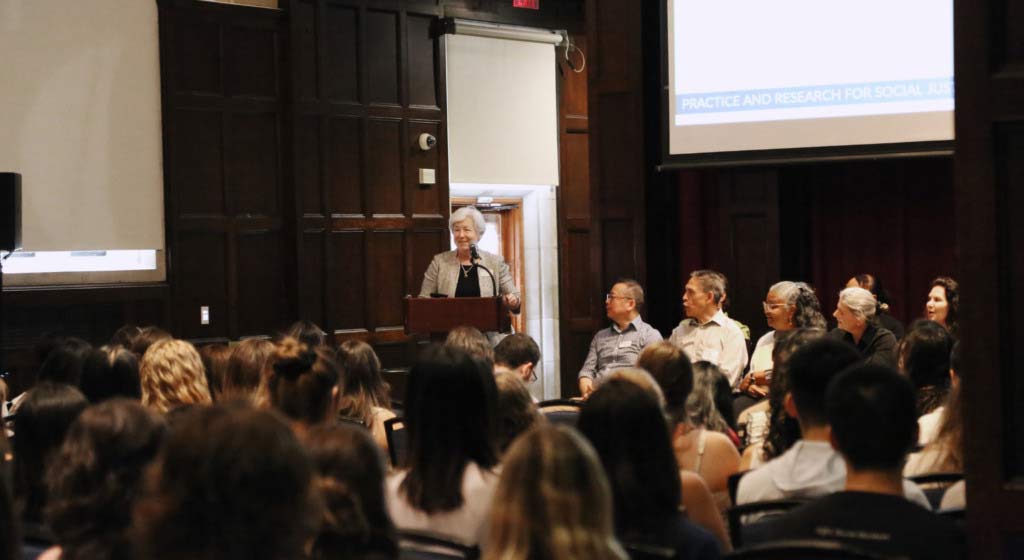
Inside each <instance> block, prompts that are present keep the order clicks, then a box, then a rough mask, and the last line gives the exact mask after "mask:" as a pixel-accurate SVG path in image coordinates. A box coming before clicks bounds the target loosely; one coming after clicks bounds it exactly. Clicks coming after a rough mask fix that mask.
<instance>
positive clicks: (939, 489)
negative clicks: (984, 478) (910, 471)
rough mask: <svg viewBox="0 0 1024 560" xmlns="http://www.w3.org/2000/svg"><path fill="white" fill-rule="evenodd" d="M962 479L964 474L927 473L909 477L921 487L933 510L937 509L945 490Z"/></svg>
mask: <svg viewBox="0 0 1024 560" xmlns="http://www.w3.org/2000/svg"><path fill="white" fill-rule="evenodd" d="M963 479H964V473H928V474H921V475H917V476H912V477H910V480H912V481H914V483H916V484H917V485H918V486H920V487H921V491H922V492H924V497H925V498H928V503H929V504H931V506H932V509H933V510H937V509H939V504H941V503H942V495H943V494H945V493H946V489H948V488H949V487H950V486H952V485H954V484H956V483H957V482H960V481H961V480H963Z"/></svg>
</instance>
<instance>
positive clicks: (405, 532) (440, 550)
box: [398, 529, 480, 560]
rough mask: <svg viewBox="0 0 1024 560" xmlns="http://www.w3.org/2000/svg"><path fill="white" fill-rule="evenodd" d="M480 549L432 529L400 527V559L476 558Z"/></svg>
mask: <svg viewBox="0 0 1024 560" xmlns="http://www.w3.org/2000/svg"><path fill="white" fill-rule="evenodd" d="M479 557H480V549H479V548H478V547H476V546H473V545H470V544H466V543H463V542H459V541H458V540H456V539H453V538H451V537H449V536H447V535H442V534H439V533H434V532H432V531H420V530H413V529H400V530H399V531H398V558H399V560H476V559H477V558H479Z"/></svg>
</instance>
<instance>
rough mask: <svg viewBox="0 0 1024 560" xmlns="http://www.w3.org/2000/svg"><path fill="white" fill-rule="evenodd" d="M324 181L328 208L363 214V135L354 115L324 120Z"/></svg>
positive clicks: (340, 211)
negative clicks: (326, 128)
mask: <svg viewBox="0 0 1024 560" xmlns="http://www.w3.org/2000/svg"><path fill="white" fill-rule="evenodd" d="M327 127H328V133H327V146H326V149H325V152H324V153H325V155H326V157H327V184H328V192H329V193H330V201H331V202H330V208H331V211H332V212H334V213H339V214H363V162H362V158H363V153H364V149H363V139H362V138H363V134H362V124H361V122H360V120H359V119H358V118H355V117H349V116H338V117H333V118H331V119H330V120H329V121H328V125H327Z"/></svg>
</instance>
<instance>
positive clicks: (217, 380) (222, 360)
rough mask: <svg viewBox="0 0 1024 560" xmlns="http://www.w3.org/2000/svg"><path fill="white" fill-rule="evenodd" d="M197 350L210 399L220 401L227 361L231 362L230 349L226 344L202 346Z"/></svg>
mask: <svg viewBox="0 0 1024 560" xmlns="http://www.w3.org/2000/svg"><path fill="white" fill-rule="evenodd" d="M198 350H199V358H200V359H201V360H202V361H203V372H205V373H206V386H207V387H209V389H210V397H212V398H213V400H215V401H216V400H220V398H221V393H222V392H223V391H224V376H225V375H226V374H227V370H228V361H230V360H231V352H232V350H231V347H230V346H228V345H227V344H204V345H203V346H200V347H199V349H198Z"/></svg>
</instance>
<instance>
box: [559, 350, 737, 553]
mask: <svg viewBox="0 0 1024 560" xmlns="http://www.w3.org/2000/svg"><path fill="white" fill-rule="evenodd" d="M622 371H623V370H619V371H617V372H615V373H613V374H612V375H611V376H609V377H608V378H607V379H606V380H605V381H604V382H603V383H602V384H601V385H600V386H599V387H598V388H597V390H595V391H594V392H593V394H591V396H590V399H588V400H587V403H586V404H585V405H584V406H583V409H582V411H581V412H580V422H579V428H580V432H581V433H583V435H585V436H586V437H587V439H589V440H590V442H591V444H593V446H594V449H596V450H597V454H598V456H599V457H600V458H601V463H602V464H603V465H604V470H605V472H606V473H608V477H609V482H610V483H611V486H612V495H613V500H612V504H613V506H614V509H615V524H616V528H615V532H616V534H617V535H618V537H619V539H620V540H621V541H623V542H628V543H635V544H642V545H647V546H656V547H664V548H668V549H672V550H674V551H676V557H677V558H694V559H697V558H718V556H719V544H718V543H716V541H715V538H714V537H713V536H712V535H711V533H709V532H707V531H705V530H704V529H702V528H700V527H698V526H697V525H695V524H693V523H692V522H691V521H689V520H687V519H686V516H685V515H684V514H682V513H681V512H680V510H679V506H680V505H681V504H682V487H681V483H680V477H679V466H678V464H677V463H676V461H675V456H674V455H673V452H672V446H671V443H670V438H669V433H668V426H667V424H666V423H665V415H664V410H663V408H662V406H661V404H660V403H659V402H658V400H657V399H656V398H655V397H654V395H653V394H652V391H658V392H659V393H660V390H659V389H658V385H657V383H656V382H655V381H654V380H653V379H651V378H650V375H648V374H647V373H646V372H643V370H632V371H633V372H636V373H641V374H643V376H644V377H647V378H648V379H647V381H646V383H644V384H643V385H640V384H637V383H636V382H634V381H633V380H632V379H631V378H630V377H629V376H619V375H617V374H619V373H620V372H622ZM633 375H635V374H633ZM645 386H646V387H645ZM722 536H723V535H720V536H719V538H722ZM722 547H723V548H724V549H726V550H728V548H729V544H728V541H727V540H723V543H722Z"/></svg>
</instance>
